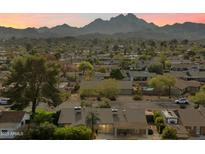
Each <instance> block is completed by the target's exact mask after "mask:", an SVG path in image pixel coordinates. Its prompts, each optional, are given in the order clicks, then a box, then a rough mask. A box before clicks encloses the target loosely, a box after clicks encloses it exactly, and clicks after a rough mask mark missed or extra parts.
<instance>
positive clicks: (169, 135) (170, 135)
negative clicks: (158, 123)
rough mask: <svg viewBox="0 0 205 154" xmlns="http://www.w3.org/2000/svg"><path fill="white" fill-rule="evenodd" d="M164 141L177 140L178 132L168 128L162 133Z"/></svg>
mask: <svg viewBox="0 0 205 154" xmlns="http://www.w3.org/2000/svg"><path fill="white" fill-rule="evenodd" d="M162 139H177V131H176V129H175V128H173V127H171V126H166V127H165V128H164V130H163V132H162Z"/></svg>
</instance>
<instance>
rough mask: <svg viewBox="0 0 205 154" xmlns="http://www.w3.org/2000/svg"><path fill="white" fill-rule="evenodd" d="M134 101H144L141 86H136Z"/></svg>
mask: <svg viewBox="0 0 205 154" xmlns="http://www.w3.org/2000/svg"><path fill="white" fill-rule="evenodd" d="M134 100H142V87H141V86H140V85H139V84H137V85H136V86H135V95H134Z"/></svg>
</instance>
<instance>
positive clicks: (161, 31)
mask: <svg viewBox="0 0 205 154" xmlns="http://www.w3.org/2000/svg"><path fill="white" fill-rule="evenodd" d="M66 36H78V37H92V36H95V37H120V38H121V37H123V38H140V39H174V38H176V39H190V40H200V39H205V24H202V23H191V22H186V23H183V24H178V23H176V24H173V25H166V26H163V27H159V26H157V25H155V24H153V23H147V22H146V21H144V20H143V19H139V18H137V17H136V16H135V15H134V14H131V13H129V14H127V15H123V14H120V15H119V16H116V17H113V18H111V19H110V20H102V19H100V18H98V19H96V20H94V21H93V22H91V23H89V24H88V25H85V26H84V27H82V28H77V27H71V26H69V25H67V24H63V25H58V26H55V27H52V28H48V27H41V28H26V29H15V28H7V27H0V39H8V38H11V37H16V38H23V37H28V38H49V37H66Z"/></svg>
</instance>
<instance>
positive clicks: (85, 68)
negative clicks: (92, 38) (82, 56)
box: [79, 61, 93, 75]
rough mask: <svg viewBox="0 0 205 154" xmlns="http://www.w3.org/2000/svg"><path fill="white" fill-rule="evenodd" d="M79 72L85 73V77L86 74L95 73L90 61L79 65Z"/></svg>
mask: <svg viewBox="0 0 205 154" xmlns="http://www.w3.org/2000/svg"><path fill="white" fill-rule="evenodd" d="M79 70H80V71H82V72H83V75H85V72H87V71H93V65H92V64H91V63H90V62H88V61H82V62H81V63H80V65H79Z"/></svg>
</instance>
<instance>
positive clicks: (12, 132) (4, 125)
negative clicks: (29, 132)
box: [0, 111, 30, 139]
mask: <svg viewBox="0 0 205 154" xmlns="http://www.w3.org/2000/svg"><path fill="white" fill-rule="evenodd" d="M29 120H30V115H29V114H28V113H26V112H23V111H0V139H13V138H15V136H18V135H23V134H22V132H21V131H20V128H22V127H23V126H25V124H26V123H27V122H28V121H29Z"/></svg>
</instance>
